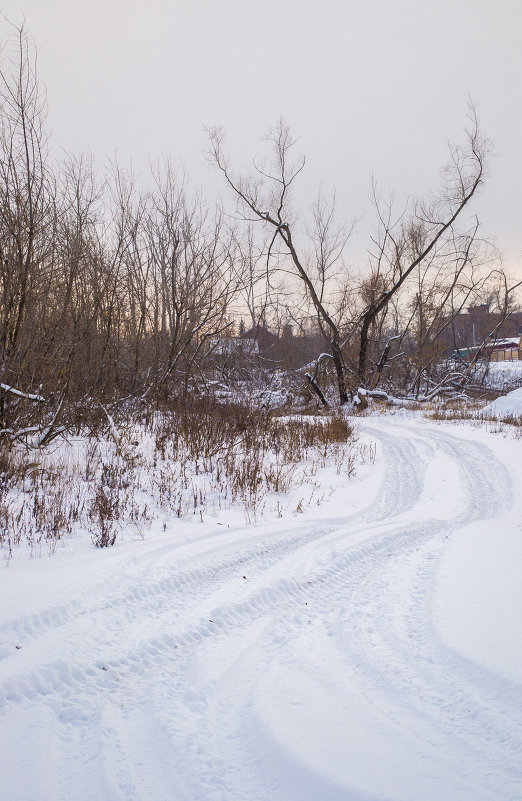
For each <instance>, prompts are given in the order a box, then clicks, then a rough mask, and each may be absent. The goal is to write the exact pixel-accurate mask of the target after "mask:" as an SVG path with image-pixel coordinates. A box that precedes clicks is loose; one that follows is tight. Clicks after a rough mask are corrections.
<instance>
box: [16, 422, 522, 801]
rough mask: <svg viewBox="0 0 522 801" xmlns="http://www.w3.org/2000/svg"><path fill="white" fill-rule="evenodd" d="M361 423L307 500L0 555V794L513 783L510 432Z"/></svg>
mask: <svg viewBox="0 0 522 801" xmlns="http://www.w3.org/2000/svg"><path fill="white" fill-rule="evenodd" d="M361 427H362V429H363V430H364V432H365V434H369V435H370V436H371V437H372V438H373V439H374V440H375V441H376V442H377V443H378V464H377V466H376V468H375V470H374V472H373V478H371V477H370V478H368V479H367V480H365V481H362V480H361V481H360V482H359V483H357V480H354V481H350V482H348V485H349V486H347V490H346V493H345V492H344V490H338V491H337V493H336V494H335V495H334V497H333V498H332V499H331V501H330V502H329V503H327V504H324V505H323V506H320V507H317V508H316V509H315V511H314V510H312V509H310V510H308V511H307V512H306V514H303V515H295V516H293V517H292V518H291V519H288V518H287V519H282V520H277V521H276V522H274V523H272V524H263V525H260V524H258V525H257V526H254V527H244V528H237V529H235V530H232V529H230V530H228V529H222V530H221V532H220V533H219V535H216V533H215V532H214V533H213V534H212V535H206V534H205V535H202V536H199V537H195V536H193V537H192V538H191V539H190V540H188V539H187V538H185V539H184V540H183V541H182V542H180V541H179V540H178V539H177V538H176V536H175V535H172V536H168V532H167V535H166V536H163V537H161V538H159V537H156V538H152V539H150V540H148V539H147V540H146V541H145V542H143V543H141V542H140V543H134V544H132V547H131V546H128V547H122V548H120V549H118V548H115V549H114V550H113V551H111V552H105V553H100V552H97V551H94V550H92V551H91V552H89V553H87V556H82V560H81V565H79V564H78V556H77V555H76V556H75V554H74V553H68V552H67V550H66V551H64V553H63V554H59V555H57V556H56V557H53V558H52V559H48V560H36V561H33V562H24V561H20V562H19V563H13V564H12V565H11V566H10V567H9V568H7V569H3V570H2V572H0V600H1V602H2V612H1V616H0V621H1V622H0V744H1V750H0V799H1V800H2V801H58V800H60V801H113V800H114V801H116V799H118V801H333V800H334V799H335V801H337V800H339V801H341V800H342V801H356V800H357V801H363V800H364V801H368V800H369V799H389V800H390V801H392V800H393V801H406V800H411V801H446V800H447V801H464V799H465V800H466V801H515V800H518V801H520V799H522V644H521V640H522V591H521V584H522V582H521V580H520V579H521V577H522V546H521V541H522V528H521V524H522V494H521V491H520V479H519V475H518V466H519V465H520V464H522V460H521V459H520V454H521V449H522V442H521V441H520V440H519V441H518V442H515V441H513V440H507V439H506V438H503V437H502V436H500V435H496V436H495V435H491V434H490V435H488V434H486V433H484V432H477V431H473V430H472V429H471V428H470V429H467V430H466V429H464V428H463V427H451V426H449V425H435V424H428V423H426V422H423V421H416V420H407V419H401V418H397V419H396V418H390V419H382V420H381V419H377V418H367V419H366V420H363V421H361ZM377 479H378V480H377ZM354 492H355V493H359V498H358V501H359V502H358V504H357V503H352V502H351V495H350V493H352V494H353V493H354ZM17 646H18V647H17Z"/></svg>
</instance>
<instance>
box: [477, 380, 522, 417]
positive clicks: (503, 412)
mask: <svg viewBox="0 0 522 801" xmlns="http://www.w3.org/2000/svg"><path fill="white" fill-rule="evenodd" d="M482 413H483V414H484V415H486V416H488V417H496V418H499V419H503V418H510V417H511V418H518V417H520V418H522V387H521V388H520V389H514V390H513V391H512V392H508V393H507V395H501V396H500V398H497V399H496V400H494V401H493V402H492V403H488V405H487V406H485V407H484V408H483V409H482Z"/></svg>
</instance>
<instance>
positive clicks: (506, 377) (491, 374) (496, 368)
mask: <svg viewBox="0 0 522 801" xmlns="http://www.w3.org/2000/svg"><path fill="white" fill-rule="evenodd" d="M484 384H485V386H487V387H492V388H493V389H500V390H504V391H506V390H508V389H514V388H516V387H520V386H522V361H521V360H518V361H516V360H515V361H512V362H511V361H502V362H490V363H489V365H488V371H487V375H486V379H485V381H484Z"/></svg>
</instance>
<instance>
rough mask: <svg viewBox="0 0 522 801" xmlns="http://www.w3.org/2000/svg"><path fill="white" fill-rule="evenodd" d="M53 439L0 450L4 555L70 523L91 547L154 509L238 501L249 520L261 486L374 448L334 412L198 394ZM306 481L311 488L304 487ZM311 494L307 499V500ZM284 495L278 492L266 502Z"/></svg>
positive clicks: (261, 497) (44, 544)
mask: <svg viewBox="0 0 522 801" xmlns="http://www.w3.org/2000/svg"><path fill="white" fill-rule="evenodd" d="M114 419H115V423H116V426H117V428H118V438H117V440H118V441H115V438H114V437H113V436H111V432H110V430H109V428H108V427H107V426H105V429H103V428H102V427H101V424H100V419H99V416H97V419H96V425H93V426H92V427H91V426H89V427H88V428H87V427H85V428H83V429H80V436H79V437H76V438H74V439H72V438H71V439H70V440H68V441H62V442H61V443H60V444H59V445H57V444H56V443H55V445H54V450H48V451H25V450H23V449H21V448H20V447H18V448H16V447H7V446H4V447H3V448H2V449H1V450H0V543H1V544H2V546H3V549H4V553H5V554H6V555H7V556H11V555H12V554H13V551H14V549H15V548H16V547H19V546H21V545H25V546H27V548H28V549H29V552H30V553H31V554H32V555H38V554H41V553H44V552H48V551H53V550H54V549H55V548H56V547H57V545H58V544H59V543H60V542H61V541H63V540H64V539H66V538H67V537H68V536H70V535H71V534H73V533H75V532H78V533H79V532H81V531H84V532H88V533H89V534H90V537H91V540H92V542H93V544H94V545H95V546H96V547H100V548H104V547H108V546H111V545H113V544H114V543H115V541H116V539H117V537H118V535H119V533H120V532H121V531H125V532H126V533H128V532H131V534H132V535H133V536H143V535H144V531H145V529H146V527H147V526H148V525H150V523H151V521H152V520H153V519H154V518H157V517H159V516H163V517H166V516H167V517H168V516H176V517H179V518H181V517H188V516H196V517H197V518H199V519H201V520H203V519H204V516H206V515H208V514H209V513H210V514H211V513H213V511H216V510H218V509H228V508H231V507H233V506H238V505H239V506H240V507H242V508H243V510H244V514H245V519H246V520H247V521H248V522H253V521H254V520H256V519H257V517H258V516H259V515H260V514H262V512H263V510H264V508H265V504H266V501H267V496H269V494H270V493H277V494H284V493H287V492H289V491H290V490H291V489H292V488H293V487H295V486H298V485H300V484H303V483H304V482H306V481H310V480H311V477H313V476H315V475H316V474H317V471H318V470H319V469H320V468H322V467H325V466H326V465H327V464H330V465H331V464H334V465H335V467H336V470H337V472H338V473H344V474H345V475H346V476H350V475H352V474H353V473H354V471H355V468H356V463H357V461H358V460H360V459H363V458H366V459H370V460H371V459H372V458H374V454H373V456H372V453H371V452H370V451H366V452H364V451H363V449H362V448H361V447H360V446H358V445H357V436H356V433H355V431H354V429H353V427H352V426H351V425H350V423H349V421H348V420H346V419H345V418H344V417H342V416H335V415H333V416H327V417H326V416H325V417H320V418H312V417H292V418H282V417H271V416H270V415H269V414H268V413H267V412H266V411H262V410H259V409H253V408H246V407H244V406H234V405H231V404H230V405H218V404H216V403H211V402H209V401H199V402H191V403H187V404H184V405H183V406H179V407H174V408H172V409H170V410H166V409H163V410H161V411H155V412H152V411H151V410H150V409H147V410H146V411H143V410H140V411H139V412H138V413H134V414H132V415H130V414H129V412H128V410H126V412H125V413H124V412H123V410H122V411H121V412H120V416H119V419H118V417H117V416H116V415H114ZM314 492H315V490H314V489H312V496H313V495H314ZM316 502H318V500H317V499H316ZM282 508H283V506H282V505H281V504H280V502H279V501H277V512H278V514H281V513H282V512H281V510H282Z"/></svg>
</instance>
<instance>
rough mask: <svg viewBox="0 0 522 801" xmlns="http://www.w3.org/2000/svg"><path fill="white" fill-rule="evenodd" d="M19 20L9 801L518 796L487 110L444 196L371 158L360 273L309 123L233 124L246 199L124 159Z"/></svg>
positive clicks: (446, 169)
mask: <svg viewBox="0 0 522 801" xmlns="http://www.w3.org/2000/svg"><path fill="white" fill-rule="evenodd" d="M3 29H4V31H7V34H6V35H5V36H4V39H3V49H2V51H1V52H0V554H1V556H2V563H1V566H0V609H1V611H0V723H1V725H0V752H1V754H2V756H1V757H0V775H1V776H2V779H1V780H0V786H2V785H3V788H4V789H3V790H2V791H0V796H1V797H2V799H3V798H4V797H5V800H6V801H47V799H48V800H49V801H51V799H53V801H56V800H57V799H63V801H66V800H67V801H69V800H70V799H72V798H74V799H76V800H77V801H113V799H114V801H116V800H118V801H163V800H164V801H167V799H168V801H182V800H183V801H198V800H199V799H201V801H250V800H252V801H254V799H259V801H269V799H270V801H307V800H309V801H334V799H335V800H336V801H337V800H339V801H340V800H341V799H342V801H362V800H363V799H366V800H368V799H375V801H377V799H387V801H421V799H422V801H441V799H448V801H493V799H495V801H508V799H515V798H518V797H520V796H521V795H522V772H521V769H520V748H521V747H522V718H521V717H520V711H517V710H520V709H521V708H522V705H521V704H520V701H521V693H522V687H521V677H522V650H521V647H520V642H519V641H520V637H519V636H518V627H519V621H520V614H521V613H522V595H521V592H520V586H519V585H520V582H519V571H520V566H521V549H520V538H521V535H522V528H521V526H522V522H521V521H522V505H521V500H520V498H521V495H520V480H521V479H520V446H521V441H522V440H521V434H520V432H521V431H522V428H521V426H522V306H521V305H520V304H521V300H522V293H521V287H522V281H521V280H520V277H519V276H518V277H517V274H516V272H513V271H510V270H509V269H507V268H506V267H505V266H504V258H503V255H502V252H501V248H500V247H499V245H498V243H497V242H496V241H495V240H494V239H492V238H491V237H490V236H489V235H488V234H487V233H486V232H484V231H483V230H482V227H481V225H480V221H479V216H478V213H477V210H476V201H477V198H479V197H480V195H481V194H482V193H484V192H487V186H488V176H489V174H490V169H492V167H491V164H492V160H493V159H492V153H493V150H494V148H493V144H492V141H491V140H490V139H489V138H488V135H487V133H485V132H484V131H483V129H482V125H481V119H480V113H479V111H478V110H477V107H476V106H475V105H474V104H473V103H472V102H469V103H468V105H467V107H466V106H463V109H462V119H461V121H460V122H459V123H458V124H457V125H456V128H455V131H454V140H453V141H452V142H450V143H448V146H447V157H446V161H445V163H443V164H441V165H440V168H441V169H440V173H439V182H438V184H437V185H435V186H433V187H432V190H431V191H430V192H429V193H426V194H425V195H424V196H422V197H419V198H411V199H409V200H408V201H407V202H406V203H403V202H401V201H398V200H397V199H396V197H395V196H394V194H393V193H392V192H384V191H383V190H382V188H381V187H380V185H379V184H378V182H377V180H376V179H372V180H371V208H372V220H373V222H372V226H373V228H372V233H371V236H370V238H369V241H368V242H366V245H365V247H366V252H365V256H364V258H363V259H362V260H361V261H360V263H356V264H354V263H353V259H352V256H351V251H350V245H351V242H352V240H353V237H354V236H355V235H356V232H357V230H358V225H359V220H358V219H357V218H354V219H346V218H345V217H344V215H343V213H342V211H341V210H340V209H339V208H338V205H337V203H336V197H335V192H334V191H331V192H330V191H327V190H326V189H324V187H318V188H317V193H316V200H315V201H314V202H313V203H312V204H311V205H309V206H306V204H304V203H303V202H302V198H301V195H300V181H302V179H303V176H304V175H305V174H306V170H307V162H306V154H302V152H301V150H300V142H299V139H298V135H299V132H298V131H293V130H291V128H290V126H289V125H288V124H287V122H286V121H285V120H284V119H279V120H276V121H272V122H273V124H272V127H271V128H269V131H268V134H267V135H266V136H265V138H264V139H263V140H262V141H261V143H260V144H259V143H258V145H257V146H256V144H255V143H254V144H253V147H252V153H251V159H250V161H249V162H248V163H247V166H246V167H245V165H244V160H243V159H240V158H237V157H235V155H234V152H233V150H229V145H228V140H227V135H226V132H225V130H224V129H222V128H219V127H211V128H208V129H207V132H206V151H205V153H204V154H202V156H201V157H202V159H206V161H207V163H208V164H209V165H211V167H212V171H213V173H212V174H213V175H214V176H215V178H216V182H217V183H218V185H219V188H220V189H219V196H218V197H217V196H216V192H215V191H214V190H213V188H212V187H209V188H208V191H207V190H206V189H205V187H204V186H198V185H195V184H193V183H192V182H191V179H190V176H189V175H188V173H187V172H186V171H184V170H183V168H181V167H180V166H179V162H177V161H175V160H174V158H170V157H169V156H164V155H161V156H158V157H154V156H151V157H150V160H149V167H148V170H147V171H146V172H141V174H139V175H138V174H137V173H136V172H135V171H134V170H133V168H132V167H131V166H129V165H128V164H125V163H122V162H120V161H119V159H118V158H117V157H116V156H115V157H114V158H110V159H107V160H106V162H105V166H104V168H103V169H101V170H100V168H99V167H97V166H96V162H95V159H94V158H93V156H92V155H91V154H89V153H80V154H76V153H75V154H69V153H65V152H64V151H63V150H61V149H59V148H58V147H56V146H55V143H54V142H53V137H52V135H51V133H50V132H49V126H48V120H47V102H48V101H47V94H46V90H45V88H44V86H43V84H42V82H41V81H40V79H39V74H38V61H37V46H36V44H35V43H34V41H33V40H32V38H31V36H30V35H29V33H28V32H27V29H26V27H25V26H24V25H21V26H18V27H17V26H13V25H11V24H9V25H7V24H3ZM268 122H269V123H270V121H268ZM260 133H262V132H260ZM517 571H518V572H517ZM517 576H518V578H517ZM29 742H30V743H32V744H33V745H31V747H30V748H29V749H28V747H27V743H29ZM2 793H6V795H5V796H4V795H2Z"/></svg>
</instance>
